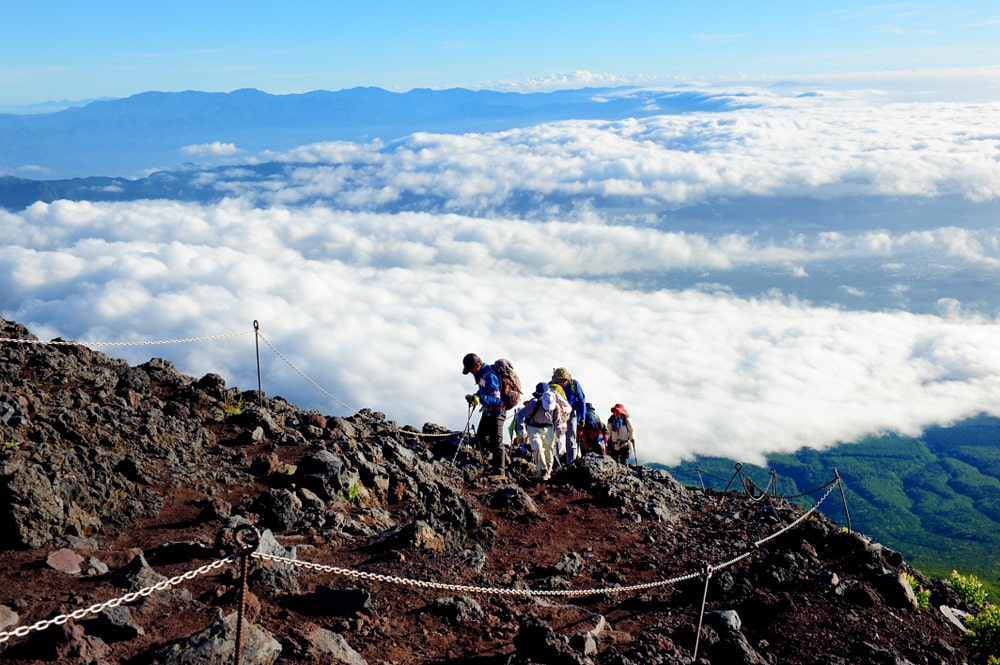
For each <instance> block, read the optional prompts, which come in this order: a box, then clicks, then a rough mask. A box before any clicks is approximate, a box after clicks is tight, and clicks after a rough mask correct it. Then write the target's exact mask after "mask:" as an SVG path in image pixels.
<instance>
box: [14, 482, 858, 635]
mask: <svg viewBox="0 0 1000 665" xmlns="http://www.w3.org/2000/svg"><path fill="white" fill-rule="evenodd" d="M839 484H840V482H839V478H837V479H835V480H834V481H833V482H831V483H829V485H830V487H829V489H827V491H826V494H824V495H823V496H822V497H821V498H820V499H819V501H817V502H816V504H815V505H814V506H813V507H812V508H810V509H809V510H807V511H806V512H804V513H803V514H802V515H800V516H799V517H798V518H796V519H795V520H793V521H792V522H791V523H789V524H787V525H785V526H784V527H782V528H781V529H779V530H778V531H776V532H775V533H773V534H771V535H769V536H767V537H765V538H761V539H760V540H757V541H755V542H754V543H753V549H751V550H747V551H746V552H743V553H742V554H740V555H738V556H736V557H734V558H732V559H729V560H728V561H724V562H722V563H720V564H718V565H707V566H705V567H704V568H703V570H701V571H698V572H691V573H687V574H684V575H678V576H676V577H671V578H667V579H664V580H657V581H653V582H645V583H643V584H632V585H628V586H620V587H600V588H590V589H565V590H550V589H545V590H542V589H511V588H505V587H485V586H474V585H469V584H450V583H446V582H431V581H426V580H416V579H412V578H408V577H398V576H396V575H383V574H381V573H370V572H365V571H360V570H351V569H348V568H340V567H338V566H328V565H325V564H320V563H312V562H309V561H299V560H297V559H289V558H287V557H283V556H277V555H274V554H264V553H262V552H252V553H250V554H249V556H251V557H254V558H257V559H260V560H262V561H271V562H275V563H284V564H287V565H291V566H296V567H299V568H304V569H306V570H314V571H319V572H327V573H333V574H335V575H341V576H344V577H355V578H359V579H363V580H369V581H372V582H386V583H389V584H399V585H402V586H411V587H417V588H421V589H442V590H447V591H458V592H466V593H481V594H489V595H495V596H514V597H527V598H536V597H545V596H560V597H574V598H575V597H581V596H592V595H599V594H608V593H629V592H633V591H643V590H647V589H655V588H658V587H664V586H670V585H673V584H679V583H681V582H686V581H689V580H693V579H697V578H699V577H702V576H705V575H710V574H711V573H713V572H714V571H717V570H722V569H724V568H728V567H730V566H733V565H735V564H737V563H739V562H740V561H743V560H744V559H747V558H749V557H751V556H753V554H754V553H755V552H756V551H757V549H758V548H759V547H760V546H761V545H763V544H764V543H767V542H768V541H771V540H773V539H775V538H778V537H779V536H781V535H782V534H784V533H787V532H788V531H790V530H792V529H794V528H795V527H796V526H798V525H799V524H801V523H802V521H803V520H805V519H808V518H809V516H810V515H812V514H813V513H814V512H816V511H817V510H818V509H819V507H820V505H821V504H822V503H823V502H824V501H826V499H827V498H828V497H829V496H830V494H831V493H832V492H833V490H834V488H835V487H836V486H838V485H839ZM241 556H244V553H239V552H238V553H235V554H231V555H229V556H228V557H226V558H224V559H219V560H217V561H213V562H212V563H209V564H206V565H204V566H201V567H200V568H196V569H194V570H190V571H188V572H186V573H183V574H181V575H177V576H175V577H171V578H170V579H166V580H163V581H161V582H157V583H156V584H154V585H152V586H148V587H145V588H143V589H140V590H138V591H134V592H132V593H127V594H125V595H124V596H121V597H119V598H113V599H111V600H107V601H104V602H103V603H98V604H96V605H91V606H90V607H88V608H85V609H78V610H75V611H73V612H70V613H69V614H60V615H59V616H56V617H53V618H52V619H45V620H42V621H39V622H37V623H35V624H32V625H30V626H21V627H18V628H15V629H14V630H12V631H4V632H0V644H3V643H5V642H7V640H9V639H10V638H11V637H24V636H25V635H28V634H29V633H31V632H33V631H42V630H45V629H46V628H49V627H50V626H61V625H63V624H65V623H66V622H67V621H69V620H70V619H83V618H85V617H87V616H90V615H92V614H98V613H99V612H102V611H104V610H105V609H108V608H110V607H118V606H119V605H123V604H126V603H132V602H134V601H136V600H138V599H140V598H143V597H146V596H150V595H152V594H153V593H154V592H157V591H165V590H167V589H169V588H171V587H173V586H176V585H178V584H180V583H181V582H184V581H186V580H191V579H194V578H195V577H198V576H199V575H204V574H206V573H209V572H211V571H213V570H216V569H218V568H221V567H222V566H225V565H227V564H229V563H232V562H233V561H235V560H236V559H237V558H239V557H241Z"/></svg>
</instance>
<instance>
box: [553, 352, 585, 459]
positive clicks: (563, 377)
mask: <svg viewBox="0 0 1000 665" xmlns="http://www.w3.org/2000/svg"><path fill="white" fill-rule="evenodd" d="M552 380H553V381H554V382H556V383H558V384H559V386H560V387H561V388H562V389H563V393H564V394H565V395H566V401H567V402H569V406H570V408H571V409H572V412H571V413H570V416H569V421H568V422H567V424H566V435H565V437H566V438H565V460H566V463H567V464H569V463H570V462H572V461H573V460H574V459H576V457H577V454H578V453H579V449H578V448H577V442H576V429H577V427H578V426H579V424H580V423H582V422H583V417H584V415H586V414H585V413H584V408H585V406H586V404H587V398H586V397H585V396H584V394H583V387H582V386H581V385H580V382H579V381H577V380H576V379H574V378H573V377H572V376H571V375H570V373H569V372H568V371H567V370H566V368H565V367H557V368H556V369H554V370H552ZM557 447H558V446H557Z"/></svg>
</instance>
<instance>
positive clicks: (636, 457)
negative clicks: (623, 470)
mask: <svg viewBox="0 0 1000 665" xmlns="http://www.w3.org/2000/svg"><path fill="white" fill-rule="evenodd" d="M629 443H631V444H632V457H634V458H635V465H636V466H642V465H641V464H639V453H637V452H635V439H632V440H631V441H630V442H629Z"/></svg>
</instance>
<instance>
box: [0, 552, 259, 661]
mask: <svg viewBox="0 0 1000 665" xmlns="http://www.w3.org/2000/svg"><path fill="white" fill-rule="evenodd" d="M239 556H240V555H238V554H233V555H230V556H228V557H226V558H225V559H219V560H218V561H213V562H212V563H209V564H206V565H204V566H201V567H200V568H197V569H195V570H189V571H188V572H186V573H184V574H182V575H177V576H176V577H171V578H170V579H167V580H163V581H161V582H157V583H156V584H154V585H152V586H148V587H145V588H143V589H139V590H138V591H134V592H132V593H127V594H125V595H124V596H121V597H119V598H113V599H112V600H106V601H104V602H103V603H98V604H96V605H91V606H90V607H88V608H86V609H79V610H75V611H73V612H70V613H69V614H60V615H59V616H57V617H53V618H51V619H45V620H43V621H39V622H38V623H35V624H32V625H30V626H21V627H19V628H15V629H14V630H12V631H6V632H0V644H3V643H4V642H6V641H7V640H9V639H10V638H11V637H24V636H25V635H27V634H28V633H30V632H32V631H41V630H45V629H46V628H48V627H49V626H61V625H63V624H65V623H66V622H67V621H69V620H70V619H83V618H84V617H87V616H90V615H91V614H97V613H99V612H103V611H104V610H106V609H107V608H109V607H118V606H119V605H123V604H125V603H132V602H135V601H136V600H138V599H140V598H143V597H146V596H149V595H151V594H153V593H154V592H156V591H165V590H167V589H169V588H170V587H172V586H176V585H178V584H180V583H181V582H183V581H185V580H191V579H194V578H195V577H198V576H199V575H204V574H205V573H208V572H211V571H213V570H215V569H216V568H221V567H222V566H224V565H226V564H228V563H232V562H233V561H234V560H235V559H236V558H238V557H239Z"/></svg>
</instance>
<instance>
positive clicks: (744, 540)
mask: <svg viewBox="0 0 1000 665" xmlns="http://www.w3.org/2000/svg"><path fill="white" fill-rule="evenodd" d="M0 338H4V339H12V338H13V339H25V340H27V339H34V337H33V336H32V335H31V334H30V332H29V331H28V330H26V329H24V328H23V327H22V326H20V325H18V324H15V323H11V322H7V321H3V320H2V319H0ZM258 401H260V404H258ZM0 435H2V437H3V446H2V448H0V547H2V548H3V550H4V551H3V556H2V557H0V639H2V640H3V641H2V642H0V661H2V662H9V663H22V664H28V663H49V662H56V661H58V662H68V663H74V662H79V663H128V664H140V663H161V664H167V663H230V662H236V660H237V659H236V657H235V655H236V653H235V640H236V636H237V633H236V631H235V626H236V624H237V622H236V612H237V609H238V608H239V607H241V606H242V607H244V608H245V610H244V616H245V618H246V619H247V621H246V622H245V624H244V628H243V630H242V631H240V633H239V641H240V644H241V646H242V649H241V658H240V661H241V662H242V663H273V662H279V663H369V664H371V665H376V664H380V663H479V664H482V665H486V664H492V663H497V664H499V663H510V664H527V663H617V664H622V665H624V664H627V663H693V662H697V663H701V664H705V663H711V664H713V665H721V664H726V665H729V664H733V663H751V664H752V663H769V664H781V665H792V664H796V663H808V664H813V663H815V664H821V663H822V664H828V665H834V664H838V663H844V664H846V663H858V664H862V663H890V664H895V663H941V664H944V663H947V664H953V663H954V664H957V663H967V662H968V663H972V662H978V661H977V660H976V659H975V658H974V655H973V654H970V653H969V652H968V651H967V650H966V649H965V647H963V645H962V640H961V636H962V630H961V628H960V627H959V625H958V624H956V623H955V621H953V620H950V619H949V618H948V617H947V616H946V614H945V613H944V612H943V611H942V610H941V606H947V607H951V608H956V609H958V610H971V609H974V608H969V607H966V606H965V605H964V604H963V603H962V601H961V600H960V599H959V598H958V597H957V596H956V595H955V594H954V592H953V591H952V590H951V588H950V587H949V586H948V584H947V583H946V582H944V581H942V580H934V579H929V578H927V577H925V576H923V575H921V574H920V573H919V572H918V571H915V570H913V569H912V568H911V567H910V566H908V565H907V564H906V563H905V562H904V561H903V560H902V557H901V556H900V555H899V554H898V553H896V552H893V551H891V550H889V549H887V548H884V547H882V546H880V545H879V544H878V543H874V542H871V541H870V540H869V539H867V538H866V537H864V536H863V535H861V534H856V533H849V532H847V531H845V530H844V529H842V528H841V527H840V526H839V525H837V524H835V523H833V522H831V521H829V520H828V519H826V518H824V517H822V516H820V515H819V514H818V513H814V514H811V515H807V516H806V515H804V511H803V509H802V508H799V507H798V506H795V505H792V504H789V503H787V502H785V501H784V500H781V499H778V498H772V497H759V496H751V495H749V494H747V493H745V492H743V491H740V492H730V493H719V492H713V491H711V490H701V489H692V488H685V487H683V486H681V485H680V484H678V483H677V482H675V481H674V479H673V478H671V477H670V476H669V475H668V474H666V473H664V472H659V471H653V470H650V469H645V468H628V467H624V466H621V465H618V464H616V463H615V462H613V461H611V460H610V459H608V458H601V457H588V458H585V459H584V460H581V461H579V462H577V463H575V464H573V465H570V466H568V467H564V468H562V469H560V470H559V471H558V472H557V473H556V474H555V475H554V477H553V478H552V480H551V481H550V482H547V483H539V482H537V481H535V480H533V479H531V478H530V477H529V476H530V474H527V473H525V474H521V473H520V471H521V470H522V469H521V467H519V466H517V465H515V467H514V470H515V473H514V474H512V476H511V478H510V479H509V480H507V481H505V482H501V481H496V480H490V479H489V478H487V476H486V468H485V467H484V466H483V465H482V464H481V463H480V461H479V460H478V458H477V456H476V455H475V451H474V450H472V449H471V448H468V447H457V446H456V444H457V441H458V437H457V436H456V433H453V432H450V431H448V430H446V429H444V428H442V427H439V426H435V425H433V424H425V425H423V426H422V427H420V428H419V429H417V428H414V427H408V426H407V427H401V426H399V425H398V424H397V423H395V422H393V421H391V420H388V419H387V418H386V416H385V415H383V414H381V413H377V412H373V411H368V410H364V411H362V412H360V413H358V414H355V415H354V416H352V417H349V418H339V417H329V416H324V415H322V414H320V413H318V412H304V411H302V410H300V409H298V408H296V407H295V406H294V405H292V404H289V403H288V402H286V401H284V400H281V399H280V398H276V399H270V398H264V399H260V400H259V398H258V396H257V395H256V393H253V392H246V393H241V392H240V391H239V390H237V389H233V388H228V387H227V386H226V384H225V381H224V379H223V378H222V377H220V376H217V375H213V374H209V375H206V376H204V377H201V378H200V379H199V378H194V377H187V376H184V375H182V374H180V373H179V372H177V371H176V369H175V368H174V367H173V366H172V365H171V364H170V363H169V362H166V361H163V360H159V359H153V360H151V361H149V362H148V363H145V364H143V365H140V366H134V367H133V366H129V365H127V364H126V363H124V362H123V361H120V360H115V359H113V358H109V357H108V356H106V355H104V354H102V353H99V352H96V351H93V350H90V349H87V348H85V347H81V346H77V345H58V344H57V345H52V344H26V343H14V342H10V341H5V342H0ZM831 477H832V472H831ZM816 498H819V497H816ZM828 500H831V501H833V500H839V495H834V496H831V497H830V499H828ZM789 527H791V528H789ZM256 543H259V544H256ZM241 544H242V545H243V546H244V547H243V548H241ZM255 544H256V549H254V550H253V552H254V553H253V554H252V555H249V554H246V553H247V552H248V551H249V549H248V548H247V547H245V546H247V545H251V546H252V545H255ZM234 552H236V553H237V556H235V557H234V558H232V559H227V558H226V557H227V556H228V555H230V554H232V553H234ZM241 552H242V553H243V555H242V556H240V553H241ZM244 562H245V563H246V570H245V574H246V584H245V585H244V584H242V583H241V579H242V578H243V575H242V573H243V568H242V566H241V564H242V563H244ZM304 563H308V564H309V565H308V566H306V565H303V564H304ZM706 573H708V583H707V585H706V584H705V574H706ZM902 573H909V574H911V575H913V576H914V577H915V579H916V581H917V582H918V583H919V585H921V586H922V587H923V588H924V589H926V590H929V591H930V605H929V607H927V608H925V609H918V608H917V607H916V606H915V599H914V595H913V592H912V590H911V586H910V585H909V584H908V583H907V582H906V581H905V580H903V579H901V574H902ZM185 574H187V575H186V577H184V578H180V579H177V578H178V577H179V576H184V575H185ZM164 580H166V582H164ZM158 583H161V584H160V585H159V587H158V588H157V587H154V585H157V584H158ZM448 585H461V588H456V587H455V586H448ZM150 588H153V590H152V591H150ZM243 589H245V593H244V594H241V593H240V591H241V590H243ZM140 590H145V591H143V593H142V595H138V596H135V595H133V596H126V594H129V593H133V594H135V592H138V591H140ZM528 590H532V591H535V592H544V593H536V594H535V595H529V594H528V593H527V591H528ZM123 599H124V600H123ZM241 600H242V603H241ZM108 601H112V602H110V603H109V602H108ZM703 604H704V613H702V611H701V610H702V606H703ZM95 606H97V607H95ZM88 608H94V610H95V611H92V612H89V611H87V610H88ZM77 610H82V611H81V612H77V613H76V615H75V616H74V617H72V618H68V619H66V620H65V622H63V621H60V622H59V623H57V624H55V625H51V626H48V627H46V628H45V629H44V630H35V629H32V630H26V627H35V626H37V625H38V622H40V621H43V620H47V619H52V618H55V617H61V618H62V619H65V618H66V615H68V614H71V613H74V612H75V611H77ZM699 626H701V628H700V631H699ZM18 628H20V629H21V631H23V632H26V634H21V632H18V630H17V629H18ZM696 650H697V651H696ZM696 652H697V660H695V659H694V656H695V653H696Z"/></svg>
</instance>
